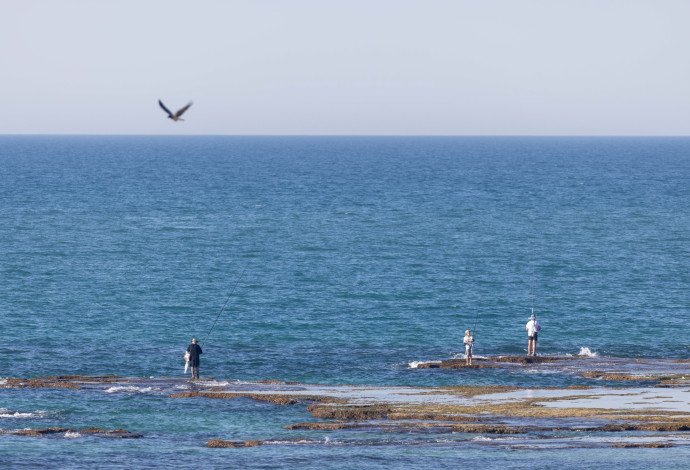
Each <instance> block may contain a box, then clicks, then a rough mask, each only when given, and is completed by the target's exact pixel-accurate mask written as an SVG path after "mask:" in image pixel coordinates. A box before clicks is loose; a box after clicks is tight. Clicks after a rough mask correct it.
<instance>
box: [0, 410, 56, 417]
mask: <svg viewBox="0 0 690 470" xmlns="http://www.w3.org/2000/svg"><path fill="white" fill-rule="evenodd" d="M49 414H50V412H49V411H41V410H36V411H32V412H21V411H12V410H8V409H7V408H0V418H15V419H22V418H43V417H45V416H47V415H49Z"/></svg>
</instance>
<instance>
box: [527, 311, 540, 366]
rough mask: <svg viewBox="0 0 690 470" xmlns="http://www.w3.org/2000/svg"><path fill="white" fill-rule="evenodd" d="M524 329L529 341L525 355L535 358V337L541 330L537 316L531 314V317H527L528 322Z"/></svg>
mask: <svg viewBox="0 0 690 470" xmlns="http://www.w3.org/2000/svg"><path fill="white" fill-rule="evenodd" d="M525 329H526V330H527V338H528V340H529V341H528V342H527V355H528V356H536V355H537V336H539V330H541V325H540V324H539V322H538V321H537V316H536V315H535V314H532V316H531V317H529V321H528V322H527V325H525ZM530 351H531V354H530Z"/></svg>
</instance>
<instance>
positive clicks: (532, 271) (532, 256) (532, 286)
mask: <svg viewBox="0 0 690 470" xmlns="http://www.w3.org/2000/svg"><path fill="white" fill-rule="evenodd" d="M532 315H534V247H532Z"/></svg>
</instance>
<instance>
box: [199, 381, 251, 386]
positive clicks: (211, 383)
mask: <svg viewBox="0 0 690 470" xmlns="http://www.w3.org/2000/svg"><path fill="white" fill-rule="evenodd" d="M202 382H203V384H204V386H206V387H229V386H231V385H238V382H237V381H229V380H222V381H220V380H209V381H206V380H202ZM247 383H250V382H247Z"/></svg>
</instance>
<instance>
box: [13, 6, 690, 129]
mask: <svg viewBox="0 0 690 470" xmlns="http://www.w3.org/2000/svg"><path fill="white" fill-rule="evenodd" d="M689 19H690V2H688V1H670V0H655V1H651V0H650V1H635V0H626V1H616V0H609V1H607V0H598V1H587V0H573V1H558V0H523V1H519V0H476V1H463V0H456V1H443V0H439V1H434V0H419V1H417V0H409V1H407V0H378V1H377V0H365V1H359V0H343V1H327V0H322V1H317V0H292V1H291V0H283V1H277V0H265V1H261V0H247V1H233V0H228V1H211V0H195V1H176V0H164V1H163V0H161V1H158V0H150V1H146V0H136V1H130V0H117V1H115V0H113V1H96V0H82V1H80V0H54V1H49V0H44V1H40V0H21V1H19V0H0V84H2V86H1V87H0V96H1V97H2V100H1V102H0V106H1V112H0V133H2V134H16V133H20V134H26V133H38V134H42V133H50V134H239V135H243V134H328V135H332V134H337V135H340V134H358V135H382V134H383V135H422V134H423V135H690V61H689V60H688V52H687V50H688V47H689V46H690V27H688V21H689ZM158 98H161V99H162V100H163V102H164V103H166V104H167V105H168V107H169V108H171V109H173V110H176V109H178V108H180V107H182V106H183V105H184V104H186V103H187V102H188V101H194V105H193V106H192V107H191V108H190V109H189V111H188V112H187V113H186V115H185V116H184V117H185V118H186V121H185V122H178V123H174V122H172V121H170V120H169V119H166V118H165V114H164V113H163V111H162V110H161V109H160V108H158V105H157V100H158Z"/></svg>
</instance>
